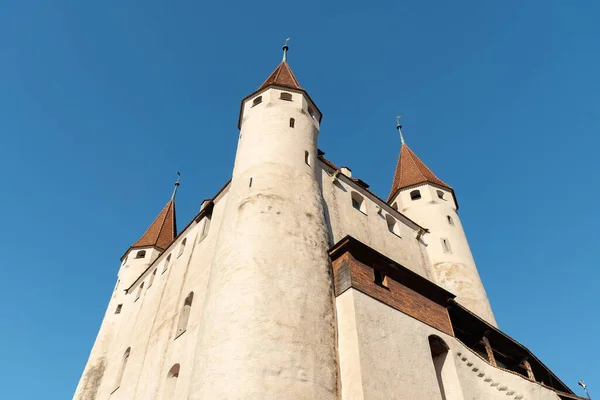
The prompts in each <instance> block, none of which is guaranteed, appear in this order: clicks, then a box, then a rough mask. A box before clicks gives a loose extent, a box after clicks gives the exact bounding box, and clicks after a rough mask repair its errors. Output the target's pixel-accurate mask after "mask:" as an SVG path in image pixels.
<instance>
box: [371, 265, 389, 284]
mask: <svg viewBox="0 0 600 400" xmlns="http://www.w3.org/2000/svg"><path fill="white" fill-rule="evenodd" d="M373 276H374V281H375V284H377V285H379V286H383V287H385V288H387V287H388V286H387V276H386V275H385V272H383V271H380V270H378V269H374V270H373Z"/></svg>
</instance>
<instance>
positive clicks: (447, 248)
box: [442, 239, 452, 253]
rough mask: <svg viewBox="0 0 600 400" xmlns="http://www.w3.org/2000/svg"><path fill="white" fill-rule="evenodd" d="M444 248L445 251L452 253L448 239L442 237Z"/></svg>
mask: <svg viewBox="0 0 600 400" xmlns="http://www.w3.org/2000/svg"><path fill="white" fill-rule="evenodd" d="M442 249H444V253H452V249H451V248H450V242H449V241H448V239H442Z"/></svg>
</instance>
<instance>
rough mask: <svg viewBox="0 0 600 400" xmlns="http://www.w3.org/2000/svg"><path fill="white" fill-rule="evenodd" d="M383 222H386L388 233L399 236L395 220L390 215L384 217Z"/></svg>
mask: <svg viewBox="0 0 600 400" xmlns="http://www.w3.org/2000/svg"><path fill="white" fill-rule="evenodd" d="M385 221H386V222H387V227H388V230H389V231H390V232H392V233H393V234H394V235H396V236H400V235H399V234H398V224H397V223H396V219H395V218H394V217H392V216H391V215H386V216H385Z"/></svg>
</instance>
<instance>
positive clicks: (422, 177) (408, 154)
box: [388, 144, 454, 201]
mask: <svg viewBox="0 0 600 400" xmlns="http://www.w3.org/2000/svg"><path fill="white" fill-rule="evenodd" d="M426 182H429V183H433V184H436V185H438V186H442V187H445V188H447V189H449V190H451V191H452V192H453V193H454V191H453V190H452V187H451V186H450V185H448V184H446V183H445V182H443V181H442V180H441V179H439V178H438V177H437V176H435V174H434V173H433V172H431V170H430V169H429V168H427V166H426V165H425V164H424V163H423V161H421V160H420V159H419V157H417V155H416V154H415V153H413V151H412V150H411V149H410V148H409V147H408V146H407V145H406V144H402V148H401V149H400V157H398V164H397V165H396V174H395V175H394V182H393V183H392V190H391V191H390V196H389V197H388V201H390V200H391V199H392V198H393V197H394V196H395V195H396V193H397V192H398V191H399V190H401V189H404V188H407V187H410V186H415V185H418V184H421V183H426Z"/></svg>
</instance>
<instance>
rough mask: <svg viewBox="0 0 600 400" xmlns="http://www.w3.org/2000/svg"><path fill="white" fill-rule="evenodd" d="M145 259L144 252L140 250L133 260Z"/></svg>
mask: <svg viewBox="0 0 600 400" xmlns="http://www.w3.org/2000/svg"><path fill="white" fill-rule="evenodd" d="M144 257H146V250H140V251H138V252H137V253H135V258H144Z"/></svg>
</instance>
